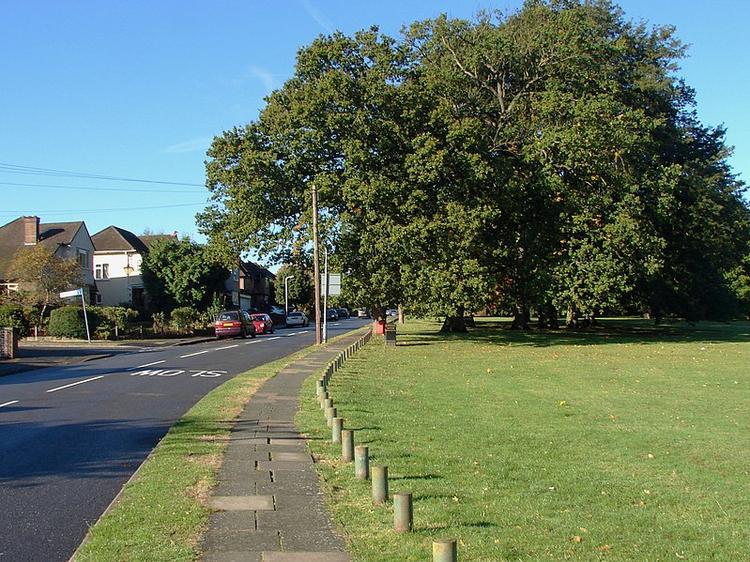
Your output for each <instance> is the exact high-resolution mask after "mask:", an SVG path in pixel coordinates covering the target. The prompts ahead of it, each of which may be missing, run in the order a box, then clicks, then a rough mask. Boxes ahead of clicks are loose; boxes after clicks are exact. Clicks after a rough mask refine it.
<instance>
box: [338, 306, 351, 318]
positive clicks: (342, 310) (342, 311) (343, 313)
mask: <svg viewBox="0 0 750 562" xmlns="http://www.w3.org/2000/svg"><path fill="white" fill-rule="evenodd" d="M336 312H338V313H339V320H344V319H346V318H349V317H350V316H349V311H348V310H347V309H345V308H337V309H336Z"/></svg>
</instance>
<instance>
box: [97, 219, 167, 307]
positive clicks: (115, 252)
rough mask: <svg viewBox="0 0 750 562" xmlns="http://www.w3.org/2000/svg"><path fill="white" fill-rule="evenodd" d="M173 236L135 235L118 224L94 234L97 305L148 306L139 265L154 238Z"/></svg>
mask: <svg viewBox="0 0 750 562" xmlns="http://www.w3.org/2000/svg"><path fill="white" fill-rule="evenodd" d="M163 238H176V235H171V234H155V235H144V236H136V235H135V234H133V233H132V232H130V231H128V230H125V229H124V228H119V227H117V226H108V227H107V228H105V229H104V230H101V231H99V232H97V233H96V234H94V235H93V236H92V237H91V239H92V240H93V242H94V247H95V251H94V268H93V269H94V277H95V279H96V284H97V287H98V288H99V293H98V299H97V304H100V305H102V306H117V305H126V306H129V307H133V308H136V309H139V310H145V309H147V308H148V295H147V294H146V290H145V288H144V286H143V277H142V276H141V264H142V263H143V257H144V256H145V255H146V253H148V247H149V245H150V244H151V243H152V242H153V241H154V240H159V239H163Z"/></svg>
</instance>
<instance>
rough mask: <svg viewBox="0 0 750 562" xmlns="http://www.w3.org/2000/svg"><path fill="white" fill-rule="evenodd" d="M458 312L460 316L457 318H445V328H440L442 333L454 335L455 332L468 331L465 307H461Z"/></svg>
mask: <svg viewBox="0 0 750 562" xmlns="http://www.w3.org/2000/svg"><path fill="white" fill-rule="evenodd" d="M457 312H458V314H457V315H456V316H446V317H445V320H444V321H443V326H442V328H440V332H441V333H453V332H459V333H461V332H463V333H466V332H467V331H468V330H467V329H466V321H465V320H464V307H463V306H460V307H459V308H458V311H457Z"/></svg>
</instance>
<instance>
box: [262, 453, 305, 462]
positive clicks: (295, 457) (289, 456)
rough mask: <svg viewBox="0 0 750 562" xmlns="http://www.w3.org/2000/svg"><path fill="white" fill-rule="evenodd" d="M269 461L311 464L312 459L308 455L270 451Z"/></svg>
mask: <svg viewBox="0 0 750 562" xmlns="http://www.w3.org/2000/svg"><path fill="white" fill-rule="evenodd" d="M271 461H296V462H312V457H311V456H310V455H309V454H308V453H295V452H285V451H279V452H276V451H272V452H271Z"/></svg>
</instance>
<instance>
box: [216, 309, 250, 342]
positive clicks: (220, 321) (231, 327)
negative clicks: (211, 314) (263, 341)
mask: <svg viewBox="0 0 750 562" xmlns="http://www.w3.org/2000/svg"><path fill="white" fill-rule="evenodd" d="M214 330H215V331H216V339H221V338H231V337H237V336H239V337H241V338H246V337H247V336H251V337H253V338H254V337H255V324H253V321H252V320H251V319H250V315H249V314H248V313H247V312H243V311H241V310H225V311H223V312H220V313H219V315H218V316H217V317H216V322H214Z"/></svg>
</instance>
